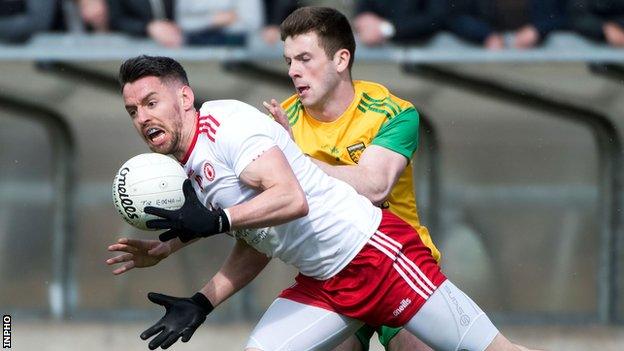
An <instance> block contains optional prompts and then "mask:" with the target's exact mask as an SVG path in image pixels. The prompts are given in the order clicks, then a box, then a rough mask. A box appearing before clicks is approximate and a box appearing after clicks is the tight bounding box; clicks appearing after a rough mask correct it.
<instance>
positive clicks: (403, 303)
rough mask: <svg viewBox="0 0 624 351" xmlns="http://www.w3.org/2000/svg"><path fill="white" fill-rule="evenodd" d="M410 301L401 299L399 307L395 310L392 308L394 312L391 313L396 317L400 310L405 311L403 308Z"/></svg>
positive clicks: (410, 301)
mask: <svg viewBox="0 0 624 351" xmlns="http://www.w3.org/2000/svg"><path fill="white" fill-rule="evenodd" d="M411 303H412V300H410V299H403V300H402V301H401V304H400V305H399V308H397V309H396V310H394V312H392V314H393V315H394V316H395V317H397V316H398V315H400V314H401V312H403V311H405V309H406V308H407V306H409V305H410V304H411Z"/></svg>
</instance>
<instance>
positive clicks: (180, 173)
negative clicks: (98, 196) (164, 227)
mask: <svg viewBox="0 0 624 351" xmlns="http://www.w3.org/2000/svg"><path fill="white" fill-rule="evenodd" d="M186 178H187V177H186V173H185V172H184V169H183V168H182V166H181V165H180V164H179V163H178V161H176V160H174V159H173V158H171V157H169V156H165V155H161V154H157V153H147V154H140V155H137V156H134V157H133V158H131V159H129V160H128V161H126V163H124V164H123V165H122V166H121V168H119V171H117V174H116V175H115V179H114V180H113V204H114V205H115V208H116V209H117V211H118V212H119V214H120V215H121V217H123V219H125V220H126V222H128V223H129V224H131V225H132V226H134V227H136V228H139V229H143V230H151V229H149V228H147V227H146V226H145V222H146V221H148V220H150V219H156V218H159V217H156V216H154V215H150V214H146V213H145V212H143V208H144V207H145V206H156V207H161V208H165V209H168V210H175V209H178V208H180V207H182V205H183V204H184V193H183V192H182V183H183V182H184V180H185V179H186Z"/></svg>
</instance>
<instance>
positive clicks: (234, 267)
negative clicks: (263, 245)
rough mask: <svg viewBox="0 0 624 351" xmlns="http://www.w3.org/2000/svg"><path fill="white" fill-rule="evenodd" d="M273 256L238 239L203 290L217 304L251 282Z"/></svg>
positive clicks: (213, 303) (214, 304)
mask: <svg viewBox="0 0 624 351" xmlns="http://www.w3.org/2000/svg"><path fill="white" fill-rule="evenodd" d="M270 260H271V258H269V257H267V256H265V255H264V254H262V253H260V252H258V251H256V250H254V249H253V248H252V247H250V246H249V245H247V244H245V243H243V242H240V241H237V243H236V245H235V246H234V249H233V250H232V253H231V254H230V256H229V257H228V258H227V260H226V261H225V263H224V264H223V266H222V267H221V269H219V271H218V272H217V274H215V276H214V277H212V279H211V280H210V282H208V284H206V285H205V286H204V287H203V288H202V289H201V292H202V293H203V294H204V295H206V297H207V298H208V300H210V302H211V303H212V305H213V306H215V307H216V306H217V305H219V304H220V303H222V302H223V301H225V300H227V299H228V298H229V297H230V296H232V295H234V294H235V293H236V292H237V291H239V290H240V289H242V288H243V287H245V286H246V285H247V284H249V283H250V282H251V281H252V280H253V279H254V278H255V277H256V276H257V275H258V274H259V273H260V272H261V271H262V270H263V269H264V267H266V265H267V264H268V263H269V261H270Z"/></svg>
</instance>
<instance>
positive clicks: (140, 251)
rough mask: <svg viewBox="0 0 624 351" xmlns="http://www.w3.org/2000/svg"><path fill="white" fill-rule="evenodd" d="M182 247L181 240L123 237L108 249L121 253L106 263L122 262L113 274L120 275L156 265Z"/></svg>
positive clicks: (110, 264)
mask: <svg viewBox="0 0 624 351" xmlns="http://www.w3.org/2000/svg"><path fill="white" fill-rule="evenodd" d="M180 247H182V245H180V243H179V242H178V243H174V242H167V243H162V242H160V241H158V240H145V239H130V238H121V239H119V240H117V242H116V243H115V244H112V245H110V246H109V247H108V251H110V252H115V253H118V254H119V255H117V256H115V257H111V258H109V259H108V260H106V264H107V265H109V266H112V265H116V264H121V265H120V266H118V267H117V268H115V269H114V270H113V274H115V275H119V274H122V273H125V272H127V271H129V270H131V269H133V268H144V267H151V266H154V265H156V264H157V263H158V262H160V261H161V260H163V259H165V258H167V257H168V256H169V255H170V254H172V253H173V252H175V251H177V249H179V248H180Z"/></svg>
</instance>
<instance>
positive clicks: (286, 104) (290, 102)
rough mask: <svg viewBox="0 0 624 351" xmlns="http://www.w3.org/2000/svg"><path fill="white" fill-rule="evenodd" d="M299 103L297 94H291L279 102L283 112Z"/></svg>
mask: <svg viewBox="0 0 624 351" xmlns="http://www.w3.org/2000/svg"><path fill="white" fill-rule="evenodd" d="M299 103H301V102H300V101H299V96H297V94H293V95H291V96H290V97H289V98H288V99H286V100H284V101H282V102H281V105H282V108H283V109H284V110H287V109H289V108H291V107H293V106H295V105H297V104H299Z"/></svg>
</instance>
